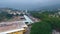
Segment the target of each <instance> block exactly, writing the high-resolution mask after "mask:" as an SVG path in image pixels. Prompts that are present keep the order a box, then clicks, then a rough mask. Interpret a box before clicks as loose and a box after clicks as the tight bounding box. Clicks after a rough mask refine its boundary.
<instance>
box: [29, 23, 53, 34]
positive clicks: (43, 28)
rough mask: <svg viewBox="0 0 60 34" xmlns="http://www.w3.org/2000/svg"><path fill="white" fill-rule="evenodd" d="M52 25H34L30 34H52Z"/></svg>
mask: <svg viewBox="0 0 60 34" xmlns="http://www.w3.org/2000/svg"><path fill="white" fill-rule="evenodd" d="M51 32H52V28H51V24H49V23H47V22H39V23H35V24H33V25H32V28H31V32H30V34H51Z"/></svg>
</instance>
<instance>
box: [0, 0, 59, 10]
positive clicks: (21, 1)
mask: <svg viewBox="0 0 60 34" xmlns="http://www.w3.org/2000/svg"><path fill="white" fill-rule="evenodd" d="M56 4H60V0H0V7H11V8H22V9H23V8H26V9H27V8H38V7H43V6H49V5H56Z"/></svg>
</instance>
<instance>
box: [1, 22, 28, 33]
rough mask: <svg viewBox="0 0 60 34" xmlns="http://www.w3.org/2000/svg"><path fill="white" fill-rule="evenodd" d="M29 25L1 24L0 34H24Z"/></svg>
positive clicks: (18, 23)
mask: <svg viewBox="0 0 60 34" xmlns="http://www.w3.org/2000/svg"><path fill="white" fill-rule="evenodd" d="M26 28H27V25H26V24H25V23H24V22H20V21H14V22H1V23H0V34H23V33H24V32H26V31H27V30H26Z"/></svg>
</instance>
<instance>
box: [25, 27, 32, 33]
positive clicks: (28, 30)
mask: <svg viewBox="0 0 60 34" xmlns="http://www.w3.org/2000/svg"><path fill="white" fill-rule="evenodd" d="M30 30H31V26H29V27H28V28H27V32H26V33H25V34H30Z"/></svg>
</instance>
